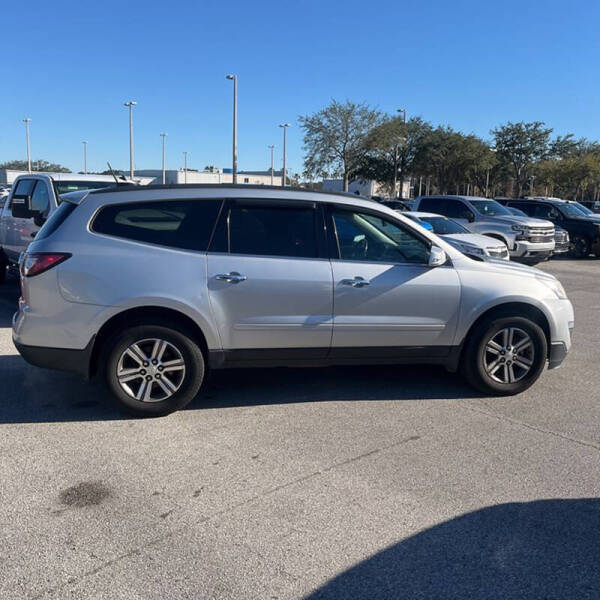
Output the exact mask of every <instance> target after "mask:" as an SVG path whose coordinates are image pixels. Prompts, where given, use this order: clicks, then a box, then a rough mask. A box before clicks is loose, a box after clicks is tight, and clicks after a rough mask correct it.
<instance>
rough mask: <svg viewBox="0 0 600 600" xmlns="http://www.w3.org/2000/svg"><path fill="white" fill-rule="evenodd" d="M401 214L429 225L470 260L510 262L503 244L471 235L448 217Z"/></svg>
mask: <svg viewBox="0 0 600 600" xmlns="http://www.w3.org/2000/svg"><path fill="white" fill-rule="evenodd" d="M403 214H404V215H405V216H407V217H408V218H409V219H412V220H413V221H415V222H416V223H419V224H420V225H423V226H427V225H429V227H431V229H432V230H433V232H434V233H436V234H437V235H439V236H440V237H441V238H443V239H444V240H446V241H447V242H448V243H449V244H452V246H454V247H455V248H456V249H457V250H460V252H462V253H463V254H466V255H467V256H470V257H471V258H475V259H476V260H494V259H500V260H510V256H509V255H508V248H507V247H506V244H505V243H504V242H501V241H499V240H497V239H494V238H491V237H488V236H486V235H479V234H478V233H471V232H470V231H469V230H468V229H467V228H466V227H463V226H462V225H461V224H460V223H457V222H456V221H453V220H452V219H449V218H448V217H444V216H442V215H435V214H433V213H426V212H414V211H409V212H405V213H403Z"/></svg>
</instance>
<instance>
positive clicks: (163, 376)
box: [117, 338, 185, 402]
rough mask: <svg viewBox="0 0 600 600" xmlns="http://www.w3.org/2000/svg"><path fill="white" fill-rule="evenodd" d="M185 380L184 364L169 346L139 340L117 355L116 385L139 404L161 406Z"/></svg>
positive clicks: (162, 343)
mask: <svg viewBox="0 0 600 600" xmlns="http://www.w3.org/2000/svg"><path fill="white" fill-rule="evenodd" d="M184 379H185V361H184V359H183V355H182V354H181V352H180V351H179V350H178V349H177V348H176V347H175V346H174V345H173V344H172V343H170V342H167V341H166V340H161V339H157V338H149V339H144V340H139V341H137V342H135V343H133V344H131V345H130V346H128V347H127V348H126V349H125V351H124V352H123V353H122V354H121V356H120V358H119V362H118V363H117V381H118V382H119V386H120V387H121V389H122V390H123V391H124V392H125V393H126V394H127V395H128V396H131V397H132V398H135V399H136V400H139V401H140V402H162V401H163V400H167V399H168V398H170V397H171V396H173V394H175V393H176V392H177V391H178V390H179V388H180V387H181V385H182V383H183V380H184Z"/></svg>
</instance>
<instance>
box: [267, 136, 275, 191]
mask: <svg viewBox="0 0 600 600" xmlns="http://www.w3.org/2000/svg"><path fill="white" fill-rule="evenodd" d="M267 148H269V149H270V150H271V185H273V167H274V163H273V150H275V146H274V145H271V146H267Z"/></svg>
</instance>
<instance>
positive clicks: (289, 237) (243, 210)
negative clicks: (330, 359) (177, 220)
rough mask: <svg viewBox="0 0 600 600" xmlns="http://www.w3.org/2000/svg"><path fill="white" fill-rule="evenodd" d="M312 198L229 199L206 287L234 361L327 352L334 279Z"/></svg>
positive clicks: (314, 355)
mask: <svg viewBox="0 0 600 600" xmlns="http://www.w3.org/2000/svg"><path fill="white" fill-rule="evenodd" d="M324 243H325V242H324V234H323V217H322V211H321V210H320V209H318V208H317V206H316V205H315V204H314V203H312V202H302V201H271V200H269V201H264V200H246V199H244V200H231V201H229V202H228V203H227V204H226V206H225V207H224V210H223V211H222V213H221V219H220V221H219V224H218V226H217V230H216V232H215V235H214V237H213V243H212V245H211V248H210V250H209V253H208V290H209V298H210V303H211V309H212V311H213V315H214V318H215V321H216V323H217V326H218V330H219V334H220V336H221V342H222V345H223V349H224V350H225V351H226V352H228V354H229V358H231V359H235V360H255V359H262V358H264V359H273V358H274V359H282V358H290V359H294V358H299V359H302V358H307V359H310V358H324V357H325V356H326V355H327V353H328V351H329V348H330V345H331V335H332V318H333V280H332V273H331V264H330V262H329V259H328V257H327V253H326V251H325V248H324Z"/></svg>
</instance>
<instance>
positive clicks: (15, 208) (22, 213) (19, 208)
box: [10, 196, 36, 219]
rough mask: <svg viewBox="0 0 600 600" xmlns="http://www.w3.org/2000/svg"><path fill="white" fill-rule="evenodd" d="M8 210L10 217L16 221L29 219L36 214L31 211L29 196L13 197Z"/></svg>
mask: <svg viewBox="0 0 600 600" xmlns="http://www.w3.org/2000/svg"><path fill="white" fill-rule="evenodd" d="M10 208H11V212H12V216H13V217H17V219H31V217H33V216H34V215H35V214H36V211H34V210H31V196H13V198H12V200H11V205H10Z"/></svg>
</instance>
